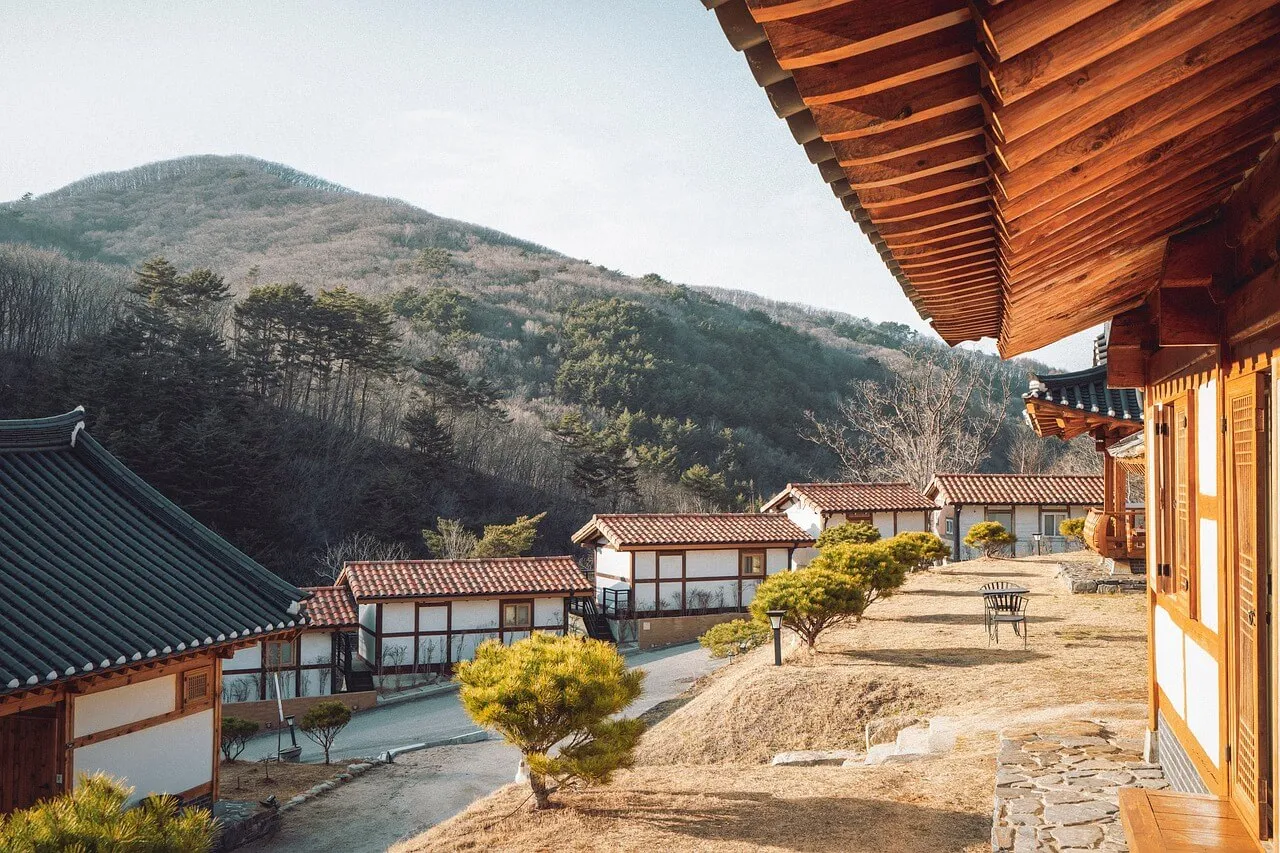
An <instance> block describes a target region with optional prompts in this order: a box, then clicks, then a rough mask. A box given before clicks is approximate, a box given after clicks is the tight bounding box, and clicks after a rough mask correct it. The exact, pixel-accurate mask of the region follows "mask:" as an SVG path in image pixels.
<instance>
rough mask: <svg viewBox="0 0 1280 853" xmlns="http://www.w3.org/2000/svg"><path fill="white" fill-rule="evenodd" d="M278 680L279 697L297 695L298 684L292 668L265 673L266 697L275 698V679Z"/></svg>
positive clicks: (287, 697) (286, 697) (289, 697)
mask: <svg viewBox="0 0 1280 853" xmlns="http://www.w3.org/2000/svg"><path fill="white" fill-rule="evenodd" d="M277 679H278V680H279V682H280V698H281V699H292V698H294V697H295V696H297V695H298V684H297V682H296V680H295V678H294V671H293V670H292V669H286V670H282V671H280V672H268V673H267V695H266V698H267V699H274V698H276V681H277Z"/></svg>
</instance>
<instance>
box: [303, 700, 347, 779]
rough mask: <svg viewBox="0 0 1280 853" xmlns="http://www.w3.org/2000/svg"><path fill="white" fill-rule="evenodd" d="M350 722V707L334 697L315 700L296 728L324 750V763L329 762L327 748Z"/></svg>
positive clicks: (331, 746)
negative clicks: (325, 699)
mask: <svg viewBox="0 0 1280 853" xmlns="http://www.w3.org/2000/svg"><path fill="white" fill-rule="evenodd" d="M349 722H351V709H350V708H348V707H347V706H346V705H344V704H342V703H341V702H339V701H338V700H336V699H330V700H328V701H327V702H317V703H316V704H314V705H312V706H311V707H310V708H308V709H307V713H305V714H303V715H302V722H301V723H299V724H298V728H300V729H302V733H303V734H304V735H306V736H307V737H309V738H311V740H313V741H315V742H316V743H317V744H318V745H319V746H320V748H321V749H323V750H324V763H325V764H328V763H329V750H330V749H332V748H333V742H334V741H335V740H337V739H338V733H339V732H341V731H342V730H343V729H345V728H346V727H347V723H349Z"/></svg>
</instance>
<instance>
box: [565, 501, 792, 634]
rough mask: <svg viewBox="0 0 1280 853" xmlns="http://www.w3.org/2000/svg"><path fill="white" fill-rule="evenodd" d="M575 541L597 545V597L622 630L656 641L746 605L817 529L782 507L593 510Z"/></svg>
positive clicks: (699, 630)
mask: <svg viewBox="0 0 1280 853" xmlns="http://www.w3.org/2000/svg"><path fill="white" fill-rule="evenodd" d="M573 541H574V542H576V543H578V544H579V545H581V546H583V547H584V548H589V549H591V552H592V557H593V565H594V567H595V583H596V600H597V603H598V605H599V608H600V610H601V611H602V612H603V615H604V616H605V617H606V618H608V619H609V620H611V621H612V622H613V626H612V630H613V631H614V636H615V638H616V639H618V640H619V641H620V642H628V641H630V640H635V641H636V642H638V643H639V644H640V645H641V647H648V646H655V645H664V644H667V643H674V642H678V641H681V640H690V639H693V638H694V637H696V636H698V635H699V634H701V633H702V632H703V631H705V630H706V628H707V627H709V626H710V625H713V624H715V623H716V622H721V621H724V620H725V619H726V618H733V617H732V615H728V616H726V614H737V613H741V612H742V611H744V610H745V609H746V608H747V607H748V606H749V605H750V604H751V600H752V598H753V597H754V596H755V590H756V587H757V586H758V585H759V584H760V582H761V581H763V580H764V579H765V578H766V577H767V576H768V575H771V574H775V573H777V572H784V571H787V570H788V569H790V568H793V567H794V566H795V557H796V552H797V551H798V550H801V549H806V548H812V547H813V544H814V537H813V535H812V534H810V533H809V532H808V531H807V530H804V529H803V528H801V527H800V526H799V525H797V524H796V523H795V522H794V521H792V520H791V519H790V518H788V517H787V516H786V515H784V514H782V513H755V512H747V513H728V512H726V513H642V514H611V515H593V516H592V517H591V520H590V521H588V522H587V523H586V524H584V525H583V526H582V528H581V529H580V530H578V532H577V533H575V534H573ZM633 620H638V621H639V625H638V626H630V623H631V622H632V621H633ZM630 627H635V631H636V633H635V636H634V637H633V636H631V635H630V631H629V628H630Z"/></svg>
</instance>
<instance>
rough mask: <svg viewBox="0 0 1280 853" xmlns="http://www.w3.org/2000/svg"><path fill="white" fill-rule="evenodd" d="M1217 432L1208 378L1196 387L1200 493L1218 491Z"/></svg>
mask: <svg viewBox="0 0 1280 853" xmlns="http://www.w3.org/2000/svg"><path fill="white" fill-rule="evenodd" d="M1219 433H1220V430H1219V429H1218V383H1217V381H1216V380H1213V379H1210V380H1209V381H1208V382H1206V383H1204V384H1203V385H1201V386H1199V387H1198V388H1196V480H1197V487H1198V488H1199V490H1200V494H1202V495H1216V494H1217V493H1218V435H1219ZM1214 562H1215V563H1216V562H1217V558H1216V557H1215V559H1214Z"/></svg>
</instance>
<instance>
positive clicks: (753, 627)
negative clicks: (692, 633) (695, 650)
mask: <svg viewBox="0 0 1280 853" xmlns="http://www.w3.org/2000/svg"><path fill="white" fill-rule="evenodd" d="M772 633H773V630H772V629H771V628H770V627H769V624H768V623H767V622H761V621H760V620H758V619H752V620H750V621H748V620H746V619H734V620H733V621H732V622H721V623H720V624H719V625H714V626H712V627H711V628H710V629H708V630H707V632H706V633H705V634H703V635H702V636H701V637H699V638H698V642H699V643H700V644H701V645H702V647H703V648H704V649H706V650H707V651H709V652H710V653H711V657H713V658H724V657H729V656H731V655H742V654H746V653H747V652H749V651H751V650H752V649H754V648H757V647H758V646H762V645H764V644H765V643H767V642H769V635H770V634H772Z"/></svg>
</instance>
